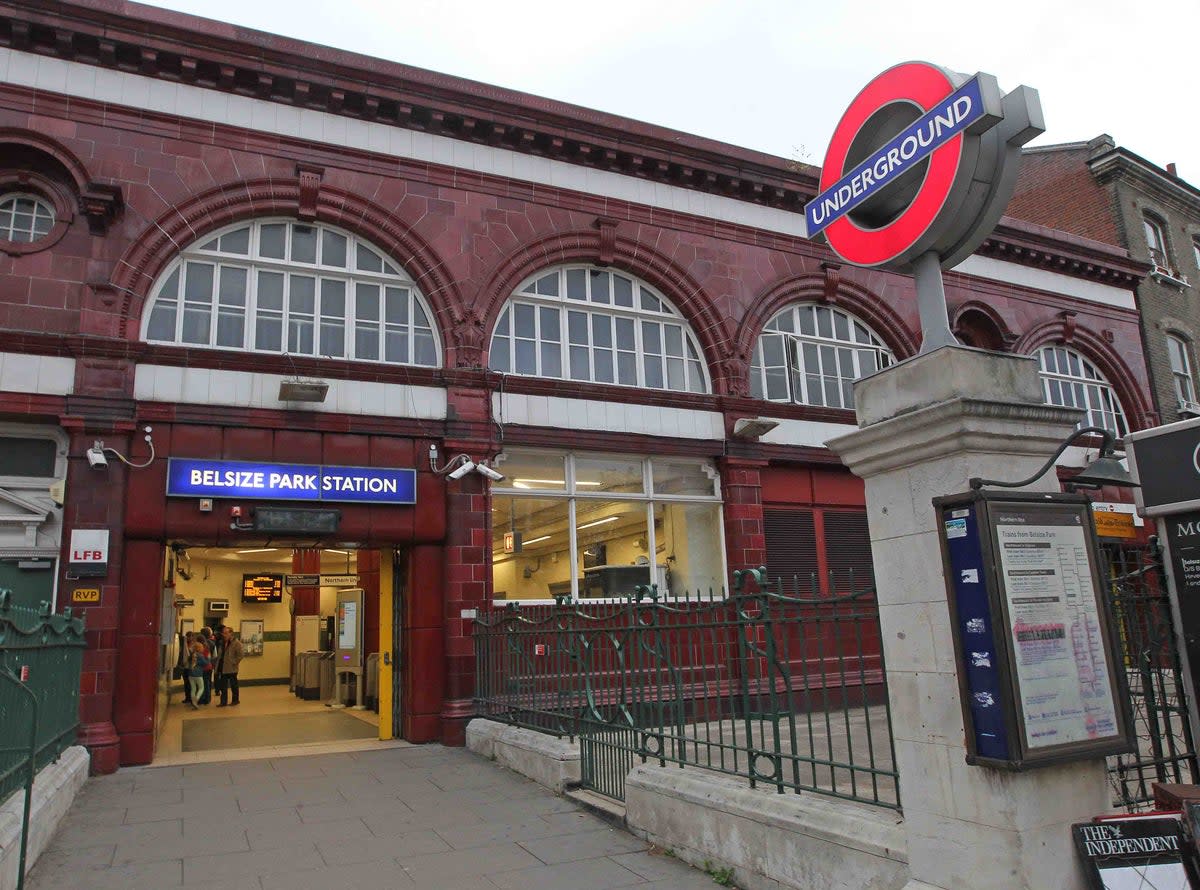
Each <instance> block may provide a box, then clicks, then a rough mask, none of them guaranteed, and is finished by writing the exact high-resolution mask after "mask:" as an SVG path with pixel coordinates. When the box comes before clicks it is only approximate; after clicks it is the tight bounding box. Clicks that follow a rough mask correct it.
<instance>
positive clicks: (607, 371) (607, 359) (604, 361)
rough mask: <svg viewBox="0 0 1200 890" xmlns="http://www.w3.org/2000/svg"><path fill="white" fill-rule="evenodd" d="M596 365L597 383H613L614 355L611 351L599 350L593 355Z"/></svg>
mask: <svg viewBox="0 0 1200 890" xmlns="http://www.w3.org/2000/svg"><path fill="white" fill-rule="evenodd" d="M592 360H593V361H594V362H595V365H596V378H595V379H596V382H597V383H612V382H613V354H612V350H611V349H597V350H596V351H595V353H594V354H593V355H592Z"/></svg>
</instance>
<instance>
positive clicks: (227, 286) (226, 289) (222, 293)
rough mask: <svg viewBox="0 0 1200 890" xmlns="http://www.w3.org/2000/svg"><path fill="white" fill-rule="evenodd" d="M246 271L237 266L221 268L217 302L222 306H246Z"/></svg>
mask: <svg viewBox="0 0 1200 890" xmlns="http://www.w3.org/2000/svg"><path fill="white" fill-rule="evenodd" d="M246 274H247V273H246V270H245V269H240V268H238V267H237V266H221V276H220V284H219V285H218V287H217V300H218V302H220V304H221V305H222V306H240V307H242V308H245V306H246Z"/></svg>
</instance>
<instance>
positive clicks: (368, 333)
mask: <svg viewBox="0 0 1200 890" xmlns="http://www.w3.org/2000/svg"><path fill="white" fill-rule="evenodd" d="M354 357H355V358H358V359H366V360H367V361H378V360H379V325H369V324H364V323H363V322H361V321H360V322H358V324H356V325H355V327H354Z"/></svg>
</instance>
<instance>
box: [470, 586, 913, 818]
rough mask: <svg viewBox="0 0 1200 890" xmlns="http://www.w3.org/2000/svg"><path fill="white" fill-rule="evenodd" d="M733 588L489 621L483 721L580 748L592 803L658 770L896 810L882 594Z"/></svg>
mask: <svg viewBox="0 0 1200 890" xmlns="http://www.w3.org/2000/svg"><path fill="white" fill-rule="evenodd" d="M734 577H735V589H734V592H733V594H732V595H731V596H730V597H728V598H724V597H721V596H717V597H714V596H711V595H709V596H699V597H694V598H692V597H688V598H683V599H676V598H672V599H670V600H669V601H660V599H659V597H658V592H657V590H656V589H655V588H654V587H643V588H639V589H638V591H637V592H636V593H635V595H634V596H633V597H631V598H630V599H629V600H628V601H626V602H620V603H610V604H599V605H591V604H564V603H556V604H553V605H551V604H546V605H540V604H539V605H527V606H508V607H504V608H498V609H494V610H485V611H483V612H481V613H480V614H479V615H478V616H477V617H476V620H475V628H474V630H475V634H474V635H475V647H476V671H477V677H476V702H477V708H478V710H477V713H478V714H479V716H482V717H487V718H489V719H492V720H497V721H500V722H504V723H508V724H512V725H516V726H523V727H526V728H529V729H534V730H537V731H540V732H546V733H550V734H552V735H556V736H560V737H563V736H566V737H570V738H572V739H578V740H579V744H580V755H581V757H580V759H581V772H582V779H583V785H584V787H586V788H589V789H591V790H594V791H596V792H597V793H600V794H603V795H606V796H608V797H611V798H614V799H618V800H620V799H623V798H624V786H625V776H626V774H627V773H628V772H629V770H630V769H631V768H632V767H633V764H634V763H635V762H637V761H641V762H647V761H656V762H658V763H660V764H662V765H665V764H667V763H674V764H678V765H679V766H694V767H701V768H704V769H709V770H715V771H718V772H722V773H726V774H729V775H734V776H739V777H742V778H744V779H746V780H747V781H748V782H749V784H750V785H751V787H755V788H760V787H761V788H767V789H770V790H773V791H776V792H778V793H783V792H785V791H791V792H797V793H798V792H801V791H811V792H816V793H820V794H827V795H831V796H834V797H841V798H847V799H853V800H858V801H865V802H867V803H871V804H875V805H877V806H882V807H889V808H897V809H898V808H899V806H900V797H899V788H898V781H897V774H896V770H895V766H894V764H895V757H894V752H893V746H892V736H891V715H890V713H889V711H888V705H887V689H886V681H885V672H884V667H883V656H882V651H881V647H880V639H879V615H878V607H877V605H876V603H875V596H874V586H873V585H870V586H866V585H863V587H862V589H855V584H854V579H853V576H849V577H848V578H844V579H842V580H843V582H844V583H843V584H841V585H840V586H839V585H837V584H834V583H833V580H834V579H831V581H830V584H829V585H828V587H827V588H826V589H827V590H846V591H849V592H846V593H839V594H833V595H828V596H820V595H813V596H805V597H800V596H786V595H784V594H783V592H782V588H783V584H782V582H781V581H776V582H775V583H774V584H772V585H770V588H769V589H764V588H763V587H762V586H760V585H762V584H763V578H762V570H758V571H755V572H745V573H743V572H738V573H735V576H734ZM799 587H800V585H799V584H798V583H796V582H794V587H793V592H796V590H797V589H798V588H799ZM811 589H812V591H813V592H814V593H816V592H817V590H818V588H817V585H816V579H812V585H811Z"/></svg>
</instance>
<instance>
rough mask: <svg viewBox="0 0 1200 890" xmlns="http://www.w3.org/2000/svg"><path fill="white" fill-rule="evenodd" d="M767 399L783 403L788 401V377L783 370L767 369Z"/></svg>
mask: <svg viewBox="0 0 1200 890" xmlns="http://www.w3.org/2000/svg"><path fill="white" fill-rule="evenodd" d="M766 377H767V398H768V399H770V400H772V401H776V402H784V401H787V399H788V385H787V380H788V375H787V370H786V369H784V368H767V371H766Z"/></svg>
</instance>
